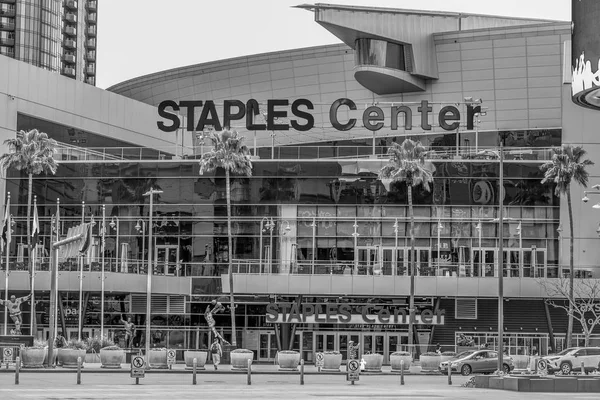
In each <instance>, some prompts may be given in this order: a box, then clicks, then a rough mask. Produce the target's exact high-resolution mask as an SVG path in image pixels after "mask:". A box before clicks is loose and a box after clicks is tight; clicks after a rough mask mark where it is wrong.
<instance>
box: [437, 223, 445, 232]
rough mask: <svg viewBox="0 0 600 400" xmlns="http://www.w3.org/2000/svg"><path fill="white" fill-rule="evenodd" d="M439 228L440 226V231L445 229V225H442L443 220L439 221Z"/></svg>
mask: <svg viewBox="0 0 600 400" xmlns="http://www.w3.org/2000/svg"><path fill="white" fill-rule="evenodd" d="M437 228H438V231H440V232H441V231H442V230H443V229H444V225H442V222H441V221H440V222H438V226H437Z"/></svg>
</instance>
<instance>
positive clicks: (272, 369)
mask: <svg viewBox="0 0 600 400" xmlns="http://www.w3.org/2000/svg"><path fill="white" fill-rule="evenodd" d="M391 369H392V368H391V367H390V366H389V365H387V366H385V365H384V366H383V367H382V368H381V371H382V372H361V375H400V374H399V373H397V372H394V373H392V371H391ZM20 372H21V373H25V374H26V373H30V372H35V373H76V372H77V369H76V368H63V367H56V368H21V369H20ZM91 372H93V373H98V372H99V373H125V374H128V373H129V372H130V365H129V364H121V369H108V368H101V364H100V363H85V364H84V365H83V369H82V373H91ZM0 373H12V374H14V373H15V367H14V365H11V366H10V367H9V368H6V367H5V366H3V367H2V368H1V369H0ZM146 373H151V374H152V373H158V374H187V373H189V374H191V373H192V370H191V369H186V367H185V364H175V365H173V366H172V369H150V370H147V371H146ZM247 373H248V372H247V371H243V370H232V368H231V365H228V364H221V365H219V369H218V370H215V369H214V367H213V365H212V364H206V366H205V369H204V370H201V369H198V374H247ZM252 374H258V375H285V374H287V375H298V374H300V366H298V370H297V371H279V366H278V365H274V364H253V365H252ZM304 374H305V375H344V374H346V366H345V365H342V366H341V367H340V371H339V372H335V371H321V372H319V371H318V370H317V367H315V366H314V365H312V364H311V365H306V366H304ZM404 374H405V375H441V374H439V373H436V372H428V373H421V367H420V366H418V365H417V366H415V365H412V366H411V367H410V369H409V371H405V372H404Z"/></svg>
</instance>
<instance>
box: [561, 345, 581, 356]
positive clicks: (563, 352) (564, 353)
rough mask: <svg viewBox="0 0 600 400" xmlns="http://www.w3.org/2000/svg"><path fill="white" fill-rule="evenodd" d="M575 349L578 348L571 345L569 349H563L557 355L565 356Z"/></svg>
mask: <svg viewBox="0 0 600 400" xmlns="http://www.w3.org/2000/svg"><path fill="white" fill-rule="evenodd" d="M573 350H576V349H575V348H574V347H569V348H568V349H564V350H563V351H561V352H560V353H557V354H556V355H557V356H564V355H566V354H569V353H570V352H572V351H573Z"/></svg>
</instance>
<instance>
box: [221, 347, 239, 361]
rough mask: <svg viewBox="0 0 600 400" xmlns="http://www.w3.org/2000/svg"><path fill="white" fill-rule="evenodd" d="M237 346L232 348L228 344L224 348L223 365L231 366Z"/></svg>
mask: <svg viewBox="0 0 600 400" xmlns="http://www.w3.org/2000/svg"><path fill="white" fill-rule="evenodd" d="M236 348H237V346H232V345H230V344H226V345H224V346H223V357H221V363H223V364H230V363H231V356H230V354H229V353H231V351H232V350H235V349H236Z"/></svg>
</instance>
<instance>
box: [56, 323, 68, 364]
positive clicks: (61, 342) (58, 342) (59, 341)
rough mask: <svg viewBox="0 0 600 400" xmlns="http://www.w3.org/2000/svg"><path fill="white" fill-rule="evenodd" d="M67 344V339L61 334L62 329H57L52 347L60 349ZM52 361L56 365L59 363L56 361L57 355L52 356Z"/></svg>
mask: <svg viewBox="0 0 600 400" xmlns="http://www.w3.org/2000/svg"><path fill="white" fill-rule="evenodd" d="M66 345H67V339H65V337H64V336H63V333H62V331H58V333H57V334H56V337H55V338H54V348H55V349H61V348H63V347H65V346H66ZM54 363H55V365H56V366H58V365H60V364H59V363H58V357H56V358H54Z"/></svg>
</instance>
